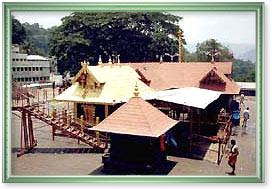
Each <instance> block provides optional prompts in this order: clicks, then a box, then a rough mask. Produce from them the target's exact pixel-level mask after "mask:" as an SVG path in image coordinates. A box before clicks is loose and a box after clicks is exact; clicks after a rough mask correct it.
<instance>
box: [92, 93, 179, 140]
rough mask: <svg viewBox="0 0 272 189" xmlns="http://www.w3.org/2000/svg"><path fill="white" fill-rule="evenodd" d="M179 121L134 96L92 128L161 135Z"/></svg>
mask: <svg viewBox="0 0 272 189" xmlns="http://www.w3.org/2000/svg"><path fill="white" fill-rule="evenodd" d="M177 123H178V122H177V121H176V120H173V119H171V118H169V117H168V116H166V115H165V114H164V113H162V112H161V111H159V110H158V109H157V108H155V107H153V106H152V105H151V104H149V103H148V102H146V101H144V100H143V99H142V98H140V97H133V98H131V99H130V100H129V101H128V102H127V103H125V104H123V105H122V106H121V107H120V108H118V109H117V110H116V111H115V112H113V113H112V114H111V115H110V116H109V117H107V118H106V119H105V120H103V121H102V122H101V123H100V124H98V125H97V126H95V127H93V128H91V130H96V131H101V132H110V133H118V134H128V135H137V136H148V137H159V136H160V135H162V134H164V133H165V132H167V131H168V130H169V129H170V128H172V127H173V126H174V125H176V124H177Z"/></svg>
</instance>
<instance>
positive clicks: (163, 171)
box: [89, 160, 177, 175]
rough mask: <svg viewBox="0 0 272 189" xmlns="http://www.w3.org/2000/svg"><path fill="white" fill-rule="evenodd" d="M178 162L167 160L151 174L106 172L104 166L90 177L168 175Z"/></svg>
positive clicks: (122, 171) (120, 171) (124, 171)
mask: <svg viewBox="0 0 272 189" xmlns="http://www.w3.org/2000/svg"><path fill="white" fill-rule="evenodd" d="M176 164H177V162H175V161H169V160H167V161H166V162H165V163H164V164H162V165H161V166H160V167H159V168H158V169H156V170H155V171H153V172H151V173H147V172H135V171H133V170H118V169H112V170H105V169H104V166H103V165H102V166H100V167H98V168H97V169H95V170H94V171H92V172H91V173H90V174H89V175H168V174H169V173H170V171H171V170H172V169H173V168H174V167H175V166H176Z"/></svg>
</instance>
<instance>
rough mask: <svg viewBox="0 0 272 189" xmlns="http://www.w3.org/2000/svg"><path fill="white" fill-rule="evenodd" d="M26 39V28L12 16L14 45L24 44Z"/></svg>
mask: <svg viewBox="0 0 272 189" xmlns="http://www.w3.org/2000/svg"><path fill="white" fill-rule="evenodd" d="M25 39H26V32H25V28H24V27H23V25H22V24H21V23H20V22H19V21H18V20H17V19H15V18H14V17H13V16H12V44H18V45H20V44H23V43H24V40H25Z"/></svg>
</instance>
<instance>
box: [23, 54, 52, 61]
mask: <svg viewBox="0 0 272 189" xmlns="http://www.w3.org/2000/svg"><path fill="white" fill-rule="evenodd" d="M27 60H48V58H45V57H43V56H40V55H28V56H27Z"/></svg>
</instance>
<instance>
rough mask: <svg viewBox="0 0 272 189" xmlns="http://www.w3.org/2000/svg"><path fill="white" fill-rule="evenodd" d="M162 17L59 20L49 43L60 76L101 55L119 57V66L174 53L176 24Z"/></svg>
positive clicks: (82, 15)
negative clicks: (120, 63) (122, 63)
mask: <svg viewBox="0 0 272 189" xmlns="http://www.w3.org/2000/svg"><path fill="white" fill-rule="evenodd" d="M180 19H181V17H178V16H174V15H170V14H165V13H157V12H154V13H126V12H122V13H114V12H107V13H80V12H77V13H72V14H71V15H70V16H67V17H64V18H63V19H62V25H61V26H59V27H57V28H55V29H54V30H53V31H52V33H51V38H50V40H49V49H50V54H51V55H54V56H56V57H58V62H59V65H58V67H59V68H58V69H59V71H60V72H61V73H63V72H64V71H66V70H70V71H71V72H72V73H76V72H77V71H78V69H80V63H79V62H80V61H83V60H87V61H89V62H90V63H91V64H92V65H95V64H96V63H97V61H98V56H99V55H102V60H103V61H104V62H105V61H107V60H108V58H109V56H111V55H113V54H114V55H120V59H121V62H142V61H157V60H158V59H157V57H158V55H163V54H164V53H167V52H169V53H172V52H177V40H176V38H177V31H178V28H179V27H178V25H177V23H178V21H179V20H180Z"/></svg>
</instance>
